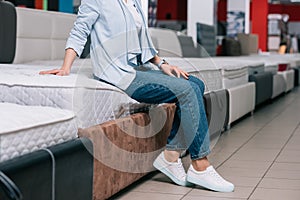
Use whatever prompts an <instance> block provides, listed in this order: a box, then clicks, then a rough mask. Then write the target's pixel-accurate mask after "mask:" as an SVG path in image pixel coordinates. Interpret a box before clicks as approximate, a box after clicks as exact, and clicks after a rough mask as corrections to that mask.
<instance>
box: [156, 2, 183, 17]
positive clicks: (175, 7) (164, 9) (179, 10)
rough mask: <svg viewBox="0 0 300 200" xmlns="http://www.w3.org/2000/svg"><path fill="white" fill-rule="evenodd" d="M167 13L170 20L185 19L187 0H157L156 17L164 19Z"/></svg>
mask: <svg viewBox="0 0 300 200" xmlns="http://www.w3.org/2000/svg"><path fill="white" fill-rule="evenodd" d="M168 13H170V14H171V19H172V20H187V0H158V1H157V19H158V20H166V19H167V18H166V16H167V14H168Z"/></svg>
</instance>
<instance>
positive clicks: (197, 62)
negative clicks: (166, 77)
mask: <svg viewBox="0 0 300 200" xmlns="http://www.w3.org/2000/svg"><path fill="white" fill-rule="evenodd" d="M167 60H168V62H169V63H170V64H172V65H176V66H179V67H180V68H182V69H183V70H185V71H187V72H189V73H190V74H192V75H195V76H196V77H198V78H200V79H202V80H203V81H204V83H205V84H206V85H207V90H206V91H215V90H220V89H228V88H232V87H235V86H239V85H242V84H246V83H248V66H246V65H245V64H243V63H242V62H231V61H230V60H226V59H217V58H167Z"/></svg>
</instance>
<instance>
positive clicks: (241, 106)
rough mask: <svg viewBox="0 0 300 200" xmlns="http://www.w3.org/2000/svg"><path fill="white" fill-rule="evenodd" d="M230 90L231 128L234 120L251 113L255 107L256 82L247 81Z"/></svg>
mask: <svg viewBox="0 0 300 200" xmlns="http://www.w3.org/2000/svg"><path fill="white" fill-rule="evenodd" d="M228 92H229V121H228V127H227V128H230V126H231V124H232V122H234V121H236V120H238V119H240V118H241V117H242V116H244V115H246V114H247V113H250V112H252V111H253V110H254V108H255V98H256V97H255V83H247V84H245V85H241V86H237V87H235V88H230V89H228Z"/></svg>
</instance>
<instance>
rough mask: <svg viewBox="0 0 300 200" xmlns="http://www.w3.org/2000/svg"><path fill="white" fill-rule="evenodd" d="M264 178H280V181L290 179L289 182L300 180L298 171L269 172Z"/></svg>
mask: <svg viewBox="0 0 300 200" xmlns="http://www.w3.org/2000/svg"><path fill="white" fill-rule="evenodd" d="M265 178H282V179H291V180H300V173H299V171H296V170H295V171H291V170H272V169H271V170H269V171H268V172H267V174H266V176H265Z"/></svg>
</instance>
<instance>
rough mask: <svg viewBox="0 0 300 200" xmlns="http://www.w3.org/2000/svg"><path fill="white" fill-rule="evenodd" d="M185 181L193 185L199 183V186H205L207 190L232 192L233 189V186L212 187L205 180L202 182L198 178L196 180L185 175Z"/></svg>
mask: <svg viewBox="0 0 300 200" xmlns="http://www.w3.org/2000/svg"><path fill="white" fill-rule="evenodd" d="M187 181H188V182H190V183H193V184H195V185H199V186H201V187H204V188H207V189H209V190H213V191H216V192H233V191H234V188H233V189H222V188H216V187H213V186H211V185H209V184H207V183H206V182H203V181H201V180H198V179H197V180H196V179H194V178H191V177H187Z"/></svg>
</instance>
